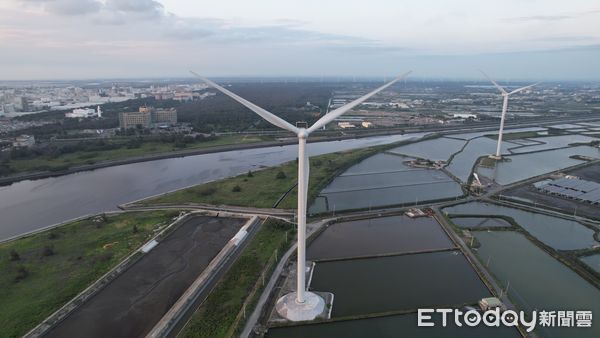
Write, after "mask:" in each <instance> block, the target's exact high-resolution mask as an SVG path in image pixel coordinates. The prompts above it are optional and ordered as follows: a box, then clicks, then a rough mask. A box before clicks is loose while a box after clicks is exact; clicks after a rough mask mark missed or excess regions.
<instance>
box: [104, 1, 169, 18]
mask: <svg viewBox="0 0 600 338" xmlns="http://www.w3.org/2000/svg"><path fill="white" fill-rule="evenodd" d="M105 8H106V9H108V10H112V11H120V12H125V13H136V14H145V15H149V16H154V17H159V16H163V15H166V13H165V9H164V7H163V5H162V4H161V3H159V2H158V1H154V0H107V1H106V5H105Z"/></svg>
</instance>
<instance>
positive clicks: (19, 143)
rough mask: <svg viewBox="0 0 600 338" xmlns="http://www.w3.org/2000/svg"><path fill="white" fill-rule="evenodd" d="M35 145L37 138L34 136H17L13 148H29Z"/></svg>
mask: <svg viewBox="0 0 600 338" xmlns="http://www.w3.org/2000/svg"><path fill="white" fill-rule="evenodd" d="M33 145H35V137H34V136H33V135H21V136H17V137H16V138H15V140H14V141H13V147H24V148H29V147H32V146H33Z"/></svg>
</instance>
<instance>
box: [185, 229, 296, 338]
mask: <svg viewBox="0 0 600 338" xmlns="http://www.w3.org/2000/svg"><path fill="white" fill-rule="evenodd" d="M293 231H294V230H293V228H292V225H291V224H289V223H286V222H283V221H280V220H275V219H268V220H267V221H266V222H265V223H264V224H262V226H261V227H260V229H258V231H257V233H256V235H255V236H254V237H253V238H252V239H251V241H250V243H249V244H248V246H247V247H246V248H245V249H244V251H243V252H242V254H241V255H240V257H239V258H238V259H237V261H236V262H235V263H233V265H232V266H231V268H230V269H229V271H227V273H226V274H225V275H224V276H223V278H222V279H221V281H219V283H218V284H217V285H216V286H215V288H214V290H213V291H212V292H211V293H210V295H208V297H207V298H206V300H205V301H204V303H202V305H200V308H199V309H198V310H197V311H196V313H194V315H193V316H192V318H191V319H190V322H189V323H188V325H187V326H186V327H185V329H184V331H183V332H182V333H181V335H180V337H211V338H214V337H227V336H228V335H229V334H231V333H234V331H236V328H237V326H238V325H241V324H243V321H241V322H240V323H236V317H237V315H238V313H239V312H240V311H241V309H242V305H243V303H244V301H246V299H247V298H248V295H249V294H250V293H251V292H252V290H253V288H254V287H255V285H256V284H257V282H258V281H259V278H261V273H262V272H263V270H264V269H265V268H266V267H267V266H268V264H269V263H271V262H273V258H274V255H275V251H276V250H277V251H278V254H279V255H281V254H283V252H284V250H285V249H286V247H287V246H288V245H289V243H290V242H291V239H292V238H293ZM267 276H269V274H267ZM259 285H260V284H259ZM259 295H260V292H256V294H255V298H256V297H258V296H259ZM252 303H254V302H252ZM251 311H252V309H250V308H248V309H247V313H248V314H249V313H250V312H251ZM234 325H235V326H236V327H234Z"/></svg>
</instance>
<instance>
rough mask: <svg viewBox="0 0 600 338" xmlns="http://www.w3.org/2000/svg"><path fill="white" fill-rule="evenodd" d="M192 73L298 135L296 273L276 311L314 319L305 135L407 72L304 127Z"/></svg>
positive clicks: (319, 302) (316, 304)
mask: <svg viewBox="0 0 600 338" xmlns="http://www.w3.org/2000/svg"><path fill="white" fill-rule="evenodd" d="M191 73H192V74H194V75H195V76H197V77H199V78H200V79H201V80H202V81H204V82H205V83H206V84H208V85H210V86H211V87H213V88H215V89H217V90H219V91H220V92H222V93H223V94H225V95H227V96H229V97H231V98H232V99H234V100H236V101H237V102H239V103H241V104H242V105H244V106H246V107H247V108H248V109H250V110H252V111H253V112H255V113H257V114H258V115H260V116H261V117H262V118H263V119H265V120H267V121H268V122H270V123H271V124H273V125H275V126H277V127H279V128H282V129H285V130H289V131H291V132H292V133H294V134H296V135H297V136H298V255H297V256H298V273H297V283H296V287H297V289H296V292H292V293H289V294H287V295H285V296H283V297H282V298H281V299H279V301H278V302H277V303H278V310H279V313H280V314H281V315H282V316H284V317H286V318H287V319H289V320H293V321H301V320H312V319H315V318H316V316H317V315H319V314H320V313H321V312H322V311H323V310H324V308H325V302H324V301H323V299H322V298H321V297H320V296H318V295H317V294H315V293H312V292H308V291H306V286H305V285H306V277H305V274H306V204H307V197H308V196H307V194H308V178H309V164H308V155H307V153H306V139H307V138H308V135H310V134H311V133H312V132H314V131H315V130H319V129H321V128H322V127H324V126H325V125H326V124H328V123H329V122H331V121H333V120H335V119H336V118H337V117H339V116H340V115H342V114H344V113H346V112H347V111H349V110H350V109H352V108H354V107H356V106H357V105H359V104H361V103H362V102H364V101H365V100H367V99H368V98H370V97H371V96H373V95H375V94H377V93H379V92H380V91H382V90H384V89H386V88H388V87H389V86H391V85H392V84H394V83H396V82H398V81H399V80H401V79H403V78H404V77H406V76H407V75H408V74H409V73H410V71H409V72H406V73H405V74H403V75H401V76H399V77H397V78H396V79H394V80H393V81H390V82H388V83H386V84H385V85H383V86H381V87H379V88H377V89H375V90H373V91H371V92H370V93H368V94H366V95H364V96H362V97H359V98H358V99H356V100H354V101H352V102H350V103H347V104H346V105H344V106H342V107H339V108H337V109H335V110H332V111H330V112H329V113H327V114H326V115H324V116H323V117H321V118H320V119H319V120H317V122H315V123H314V124H313V125H312V126H310V127H309V128H308V129H305V128H298V127H296V126H293V125H292V124H290V123H288V122H287V121H285V120H283V119H281V118H279V117H277V116H276V115H274V114H272V113H270V112H268V111H266V110H265V109H263V108H261V107H259V106H257V105H255V104H254V103H252V102H250V101H248V100H246V99H244V98H242V97H240V96H238V95H236V94H234V93H232V92H231V91H229V90H227V89H225V88H223V87H221V86H219V85H218V84H216V83H214V82H213V81H211V80H209V79H207V78H204V77H202V76H200V75H198V74H196V73H195V72H191Z"/></svg>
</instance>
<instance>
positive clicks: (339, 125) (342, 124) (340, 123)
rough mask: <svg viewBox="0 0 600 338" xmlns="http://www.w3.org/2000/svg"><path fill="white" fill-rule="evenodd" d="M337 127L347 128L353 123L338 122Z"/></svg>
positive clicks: (351, 126) (352, 126)
mask: <svg viewBox="0 0 600 338" xmlns="http://www.w3.org/2000/svg"><path fill="white" fill-rule="evenodd" d="M338 127H340V128H342V129H348V128H354V127H355V125H353V124H352V123H350V122H338Z"/></svg>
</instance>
